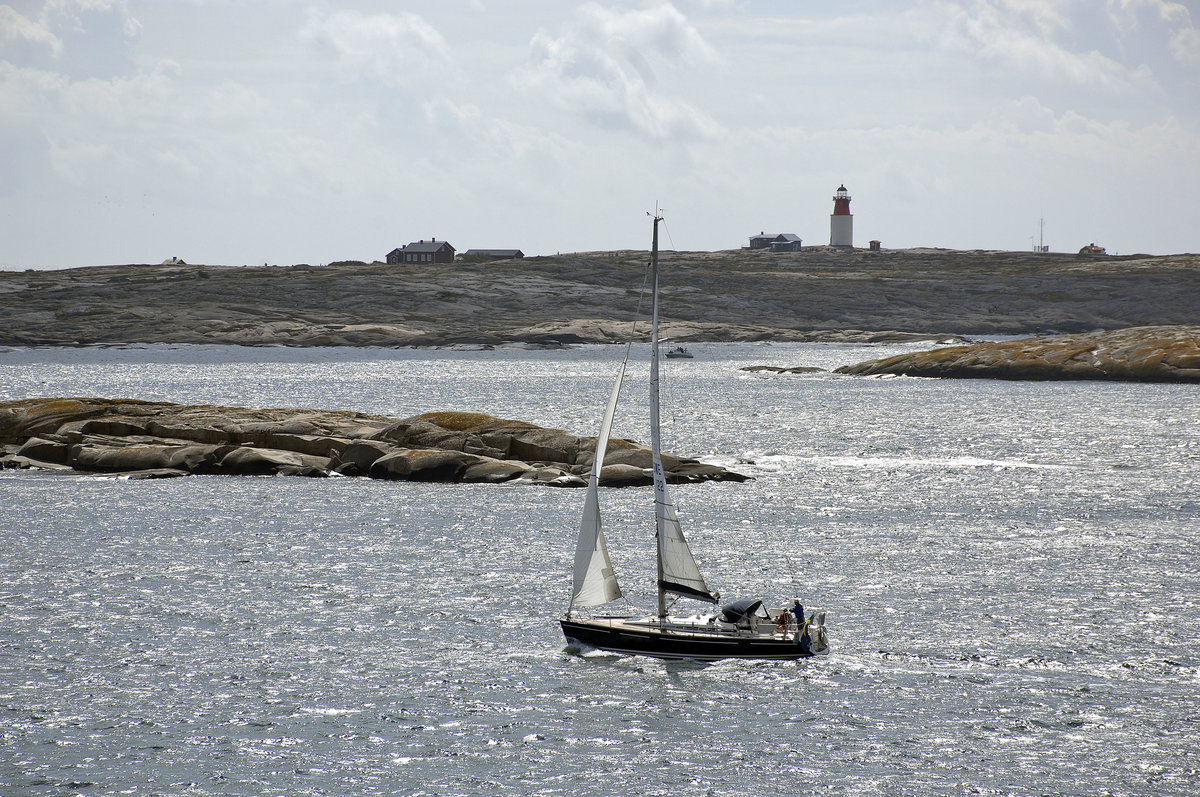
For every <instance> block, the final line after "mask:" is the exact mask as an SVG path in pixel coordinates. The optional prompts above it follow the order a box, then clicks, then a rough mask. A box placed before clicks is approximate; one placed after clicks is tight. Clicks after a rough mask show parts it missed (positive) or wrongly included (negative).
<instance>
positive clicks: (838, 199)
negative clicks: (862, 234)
mask: <svg viewBox="0 0 1200 797" xmlns="http://www.w3.org/2000/svg"><path fill="white" fill-rule="evenodd" d="M829 245H830V246H854V216H853V215H852V214H851V213H850V195H849V194H848V193H846V186H845V185H842V186H841V187H840V188H838V190H837V193H836V194H834V195H833V214H832V215H831V216H830V217H829Z"/></svg>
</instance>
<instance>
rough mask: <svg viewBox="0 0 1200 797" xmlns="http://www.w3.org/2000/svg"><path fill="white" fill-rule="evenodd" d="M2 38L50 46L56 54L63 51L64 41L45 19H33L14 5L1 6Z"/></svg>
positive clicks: (0, 30)
mask: <svg viewBox="0 0 1200 797" xmlns="http://www.w3.org/2000/svg"><path fill="white" fill-rule="evenodd" d="M0 38H3V39H4V40H7V41H13V40H15V41H20V42H29V43H32V44H38V45H44V46H46V47H48V48H50V51H51V52H52V53H53V54H54V55H58V54H59V53H60V52H62V41H61V40H60V39H59V38H58V37H57V36H55V35H54V34H53V33H52V32H51V31H50V30H49V29H48V28H47V27H46V25H45V23H44V22H43V21H41V20H36V21H35V20H32V19H30V18H29V17H27V16H25V15H24V14H21V13H20V12H19V11H17V10H16V9H15V8H13V7H12V6H7V5H4V6H0Z"/></svg>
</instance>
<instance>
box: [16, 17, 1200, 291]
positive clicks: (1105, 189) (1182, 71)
mask: <svg viewBox="0 0 1200 797" xmlns="http://www.w3.org/2000/svg"><path fill="white" fill-rule="evenodd" d="M1198 26H1200V3H1196V2H1173V1H1171V0H928V1H919V2H899V1H897V0H861V1H856V0H840V1H839V2H827V1H823V2H816V1H815V0H672V1H671V2H664V1H662V0H646V1H642V0H637V1H635V0H630V2H569V1H568V0H505V2H500V0H412V2H396V1H393V2H383V1H382V0H379V1H375V2H373V1H372V0H338V1H337V2H332V1H331V0H330V1H325V2H301V1H286V0H145V1H142V0H17V1H16V2H11V1H10V2H8V3H3V2H2V0H0V268H7V269H24V268H61V267H69V266H83V265H100V264H115V263H158V262H161V261H163V260H164V259H167V258H170V257H179V258H182V259H183V260H185V261H187V262H189V263H209V264H228V265H241V264H251V265H262V264H264V263H269V264H272V265H287V264H295V263H310V264H324V263H329V262H332V261H337V260H366V261H371V260H382V259H384V257H385V255H386V254H387V253H388V252H389V251H391V250H392V249H394V248H396V247H398V246H402V245H404V244H406V243H408V242H410V241H417V240H429V239H431V238H436V239H438V240H447V241H449V242H450V243H451V244H452V245H453V246H454V247H455V248H456V249H458V251H460V252H462V251H464V250H466V249H471V248H505V249H521V250H523V251H524V252H525V253H526V254H527V255H550V254H556V253H560V252H577V251H595V250H615V249H646V248H648V247H649V237H650V224H649V219H648V218H647V216H646V213H647V211H652V210H653V209H654V208H655V206H658V207H661V208H662V209H663V212H664V214H665V217H666V226H665V229H664V232H665V235H664V239H663V242H662V245H663V247H664V248H673V249H680V250H721V249H735V248H738V247H744V246H746V245H747V244H748V239H749V236H751V235H754V234H757V233H759V232H789V233H794V234H796V235H799V236H800V237H801V238H802V239H803V240H804V243H805V245H809V244H828V243H829V214H830V213H831V212H832V210H833V203H832V196H833V194H834V192H835V191H836V190H837V189H838V187H839V186H841V185H843V184H844V185H845V187H846V188H847V190H848V191H849V193H850V195H851V197H852V201H851V211H852V212H853V214H854V243H855V245H857V246H866V244H867V242H868V241H869V240H871V239H878V240H880V241H882V243H883V246H884V248H906V247H945V248H953V249H1008V250H1028V249H1030V248H1032V246H1033V245H1034V244H1036V243H1039V242H1044V243H1045V244H1046V245H1048V246H1049V247H1050V249H1051V251H1059V252H1063V251H1067V252H1074V251H1077V250H1078V249H1079V248H1080V247H1081V246H1083V245H1085V244H1088V243H1092V242H1094V243H1096V244H1098V245H1100V246H1104V247H1106V248H1107V249H1108V251H1109V252H1110V253H1118V254H1132V253H1135V252H1145V253H1150V254H1169V253H1177V252H1200V27H1198Z"/></svg>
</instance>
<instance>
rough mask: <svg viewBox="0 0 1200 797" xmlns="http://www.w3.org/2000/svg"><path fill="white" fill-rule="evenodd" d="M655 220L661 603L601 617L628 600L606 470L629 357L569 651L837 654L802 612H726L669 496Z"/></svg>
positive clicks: (600, 453)
mask: <svg viewBox="0 0 1200 797" xmlns="http://www.w3.org/2000/svg"><path fill="white" fill-rule="evenodd" d="M653 217H654V237H653V243H652V246H651V250H650V268H651V277H650V281H651V284H652V291H653V302H652V310H651V324H650V329H651V331H650V344H651V345H650V447H651V464H652V466H653V470H654V522H655V531H656V533H655V540H656V543H657V544H656V562H657V574H658V579H657V581H658V601H657V610H656V611H655V613H654V614H652V615H649V616H645V617H635V616H618V615H606V614H597V613H592V610H593V609H595V608H596V607H602V606H604V605H605V604H608V603H611V602H613V601H615V600H617V599H618V598H620V597H621V595H622V593H621V587H620V585H619V584H618V583H617V576H616V572H615V571H614V570H613V564H612V560H611V558H610V557H609V553H608V543H607V542H606V541H605V537H604V528H603V524H602V523H601V520H600V497H599V484H600V471H601V469H602V468H603V466H604V455H605V452H606V449H607V447H608V437H609V433H610V431H611V429H612V423H613V418H614V416H615V415H616V410H617V399H618V397H619V395H620V392H621V383H622V381H623V380H624V378H625V368H626V365H627V363H628V361H629V349H628V348H627V349H626V354H625V359H624V360H623V361H622V362H621V367H620V369H619V371H618V373H617V379H616V383H615V384H614V385H613V388H612V393H611V394H610V395H609V399H608V404H607V406H606V407H605V411H604V417H603V419H602V421H601V423H600V434H599V435H598V436H597V438H596V454H595V457H594V459H593V461H592V469H591V474H590V476H589V478H588V486H587V491H586V493H585V496H584V505H583V516H582V519H581V521H580V526H579V539H578V542H577V543H576V548H575V567H574V578H573V584H572V593H571V600H570V603H569V604H568V606H567V612H566V616H565V617H564V618H563V619H562V620H561V621H560V622H561V625H562V630H563V634H564V635H565V636H566V637H567V640H568V642H574V643H576V644H578V645H581V646H584V647H590V648H597V649H600V650H606V651H611V652H614V653H622V654H630V655H642V656H653V657H656V658H662V659H695V660H699V661H715V660H718V659H729V658H745V659H799V658H804V657H807V656H812V655H814V654H816V653H823V652H825V651H827V650H828V647H829V646H828V641H827V638H826V635H825V615H824V613H821V614H817V613H816V612H813V613H811V614H810V615H809V616H807V617H805V616H804V609H803V607H802V606H800V605H799V602H798V601H797V603H796V613H798V614H799V616H798V617H797V616H796V614H794V613H793V612H790V611H788V610H778V611H772V610H770V609H767V608H765V607H764V606H763V602H762V600H760V599H753V598H751V599H743V600H737V601H732V602H730V603H726V604H721V600H720V594H719V593H717V592H713V591H710V590H709V588H708V585H707V583H706V582H705V580H704V576H703V575H701V573H700V568H699V566H698V565H697V564H696V559H695V557H693V555H692V550H691V548H690V547H689V546H688V543H687V539H686V538H685V537H684V535H683V526H682V525H681V524H680V522H679V517H678V515H677V514H676V511H675V505H674V503H672V501H671V497H670V494H669V493H668V491H667V480H666V475H665V473H664V471H663V464H662V435H661V430H660V422H659V413H660V409H659V376H658V372H659V367H658V366H659V348H660V341H659V336H658V224H659V222H661V221H662V216H661V215H659V214H658V213H657V212H655V213H654V214H653ZM669 598H670V599H671V600H672V602H673V601H674V600H675V599H678V598H686V599H691V600H695V601H700V602H701V603H702V604H705V606H703V607H702V608H701V609H700V610H699V611H696V612H693V613H692V614H688V615H684V614H672V613H670V611H669V609H670V608H671V606H669V604H668V599H669Z"/></svg>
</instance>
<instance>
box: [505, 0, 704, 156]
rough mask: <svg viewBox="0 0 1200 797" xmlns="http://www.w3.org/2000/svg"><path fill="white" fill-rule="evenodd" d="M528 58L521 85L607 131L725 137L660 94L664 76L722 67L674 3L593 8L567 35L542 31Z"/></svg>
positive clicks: (653, 135) (576, 19)
mask: <svg viewBox="0 0 1200 797" xmlns="http://www.w3.org/2000/svg"><path fill="white" fill-rule="evenodd" d="M529 51H530V52H529V64H528V65H527V67H526V68H525V69H524V70H522V71H521V72H520V73H519V74H518V76H517V79H516V80H517V84H518V85H519V86H520V87H521V88H523V89H524V90H525V91H527V92H529V93H533V94H538V95H540V96H542V97H544V98H545V99H546V100H548V101H549V102H551V103H553V104H554V105H555V106H557V107H558V108H560V109H562V110H565V111H571V112H575V113H578V114H580V115H581V116H582V117H584V118H585V119H587V120H589V121H590V122H592V123H594V124H597V125H599V126H601V127H608V128H617V129H621V128H624V129H628V130H632V131H634V132H637V133H639V134H641V135H644V136H647V137H649V138H653V139H667V138H679V139H684V140H687V139H696V138H707V137H710V136H712V135H715V134H717V133H718V132H719V131H720V126H719V125H718V124H717V123H716V122H715V121H713V120H712V118H711V117H709V116H708V115H707V114H706V113H704V112H703V111H701V110H699V109H697V108H696V107H694V106H693V105H692V104H690V103H688V102H686V101H684V100H683V99H680V98H677V97H672V96H670V95H669V94H668V93H667V92H666V91H665V90H664V89H662V88H660V86H661V85H662V83H663V82H664V81H663V80H662V78H663V76H664V75H667V76H669V75H670V74H672V73H673V72H674V71H675V70H679V69H685V68H690V67H696V66H698V65H700V64H704V63H709V62H713V61H715V60H716V56H715V53H714V52H713V50H712V48H711V47H709V45H708V43H707V42H705V41H704V38H703V37H702V36H701V35H700V33H699V32H698V31H697V30H696V29H695V28H694V27H693V26H692V25H691V24H690V23H689V22H688V21H687V19H686V18H685V17H684V16H683V14H681V13H680V12H679V11H678V10H677V9H676V8H675V7H674V6H672V5H670V4H663V5H659V6H655V7H653V8H648V9H644V10H639V11H615V10H610V9H607V8H603V7H601V6H598V5H596V4H592V3H589V4H587V5H585V6H583V7H582V8H580V9H579V11H578V12H577V13H576V15H575V17H574V21H573V24H572V25H571V26H570V27H569V29H567V30H566V31H564V32H562V33H559V34H558V35H554V34H551V33H547V32H546V31H544V30H539V31H538V32H537V33H536V34H535V35H534V37H533V40H532V41H531V42H530V46H529Z"/></svg>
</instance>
